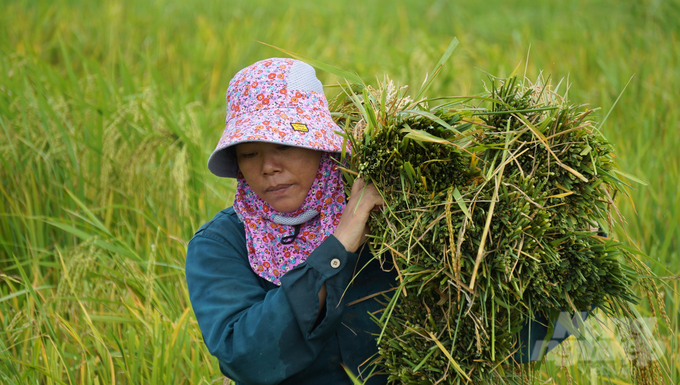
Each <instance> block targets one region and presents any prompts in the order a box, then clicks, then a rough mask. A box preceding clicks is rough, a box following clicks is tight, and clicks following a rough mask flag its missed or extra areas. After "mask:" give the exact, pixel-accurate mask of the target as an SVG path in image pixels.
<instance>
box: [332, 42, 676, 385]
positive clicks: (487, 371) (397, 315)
mask: <svg viewBox="0 0 680 385" xmlns="http://www.w3.org/2000/svg"><path fill="white" fill-rule="evenodd" d="M447 54H450V52H447ZM445 56H447V55H445ZM445 60H446V57H445V58H443V59H442V61H440V63H439V64H438V66H437V68H436V69H435V71H434V73H435V74H436V73H437V72H438V71H439V69H440V68H441V65H442V64H443V62H444V61H445ZM433 80H434V77H431V78H430V79H429V80H428V81H426V82H425V83H424V86H423V87H422V88H421V90H420V91H419V92H418V93H417V96H416V97H415V98H414V99H411V98H409V97H407V96H405V88H399V87H396V86H395V85H394V84H393V83H392V82H390V81H389V80H388V79H387V78H385V81H384V82H382V83H381V84H379V85H378V87H377V88H372V87H370V86H361V87H358V88H356V87H355V88H349V89H347V92H346V93H345V95H344V96H341V97H339V98H337V99H336V100H335V101H334V103H333V104H332V106H331V108H332V110H334V111H335V113H334V115H335V116H336V117H337V122H338V123H339V124H340V125H341V127H345V129H346V132H345V134H346V136H347V139H348V141H349V142H351V146H352V152H351V155H350V156H349V157H348V158H347V159H346V165H347V169H346V170H345V171H346V174H345V175H346V177H347V179H348V184H349V185H351V183H352V181H353V179H354V178H355V177H357V176H362V177H364V178H366V179H368V180H370V181H371V182H373V183H374V184H375V185H376V187H377V188H378V190H379V191H380V192H381V194H382V195H383V197H384V199H385V202H386V206H385V207H384V209H383V210H382V213H381V214H380V215H377V216H376V217H375V218H374V219H373V220H372V221H371V223H370V226H371V229H372V234H373V236H372V245H373V247H374V248H375V249H376V255H379V254H381V253H382V252H385V251H387V252H389V253H386V254H385V255H390V256H391V257H390V258H392V259H393V260H394V264H395V268H396V269H397V272H398V274H399V280H400V282H399V284H400V286H399V288H398V290H397V291H395V294H394V296H392V297H391V299H388V301H387V302H386V303H387V305H386V308H385V311H384V312H383V313H382V314H381V315H380V316H379V318H377V322H378V323H379V324H380V326H381V327H382V333H381V335H380V336H379V338H378V341H379V346H380V356H381V363H382V365H384V367H385V368H386V369H387V371H388V373H389V375H390V379H391V380H395V381H397V382H401V383H404V384H435V383H436V384H465V383H473V384H480V383H505V382H515V381H517V373H518V372H522V371H524V369H523V368H522V366H521V365H520V364H519V363H518V361H517V359H518V358H519V361H522V360H524V359H525V358H526V357H525V358H521V357H519V355H518V351H519V350H520V348H521V347H522V346H521V341H520V338H519V337H518V332H519V331H520V329H521V328H522V327H526V326H527V325H530V324H531V321H532V320H538V319H541V320H548V332H547V337H548V338H550V336H551V335H552V328H553V327H554V326H555V322H554V321H555V319H556V318H557V317H558V314H560V313H561V312H572V313H576V314H580V311H582V310H590V309H593V308H597V309H599V311H601V312H603V313H604V314H607V315H611V314H614V315H618V316H619V317H623V316H624V315H626V314H628V313H629V311H630V308H631V307H632V306H631V305H632V304H635V303H637V300H638V297H637V296H636V294H635V292H634V291H633V284H634V282H635V281H636V280H639V279H640V278H639V275H640V274H638V273H640V272H643V274H644V275H647V276H649V274H650V273H648V269H647V268H646V266H645V265H644V264H643V263H641V262H640V261H639V259H638V258H637V257H636V255H635V254H634V253H633V252H632V249H631V248H629V247H626V246H624V245H623V244H621V243H619V242H618V241H616V240H614V239H612V238H610V237H607V236H606V235H605V234H604V232H608V231H611V229H612V228H613V227H614V225H615V223H616V222H618V223H619V224H620V223H622V222H623V220H622V218H620V217H619V215H618V212H617V211H616V207H615V204H614V197H615V196H616V195H617V194H620V193H625V190H624V188H625V187H624V185H625V183H624V182H623V181H622V180H625V179H624V178H622V177H621V176H625V175H626V174H623V173H622V172H621V171H619V170H618V168H617V166H616V164H615V159H614V157H613V155H612V154H613V147H612V145H611V144H610V143H609V142H608V141H607V140H606V138H605V137H604V136H603V135H602V133H601V132H600V131H599V130H598V125H597V124H596V123H595V122H594V121H593V120H591V115H592V114H591V112H592V110H588V109H585V108H584V106H579V105H572V104H569V102H568V101H567V100H566V99H565V98H564V97H563V96H561V95H559V94H558V93H557V92H555V91H554V90H553V89H552V88H551V86H550V85H549V84H545V83H544V82H542V81H541V80H539V81H537V82H535V83H530V82H528V81H527V80H522V81H519V80H518V79H517V78H516V77H511V78H508V79H502V80H500V79H495V80H492V83H491V87H490V88H489V90H488V93H487V94H486V95H483V96H473V97H447V98H436V99H425V98H424V97H423V95H424V93H425V91H426V90H427V87H428V86H429V84H432V81H433ZM644 282H645V284H644V285H643V286H644V287H645V288H647V290H655V286H654V283H653V281H651V280H648V279H645V280H644ZM657 306H659V310H660V311H661V312H662V314H663V308H662V305H661V304H658V303H657ZM576 318H578V317H576ZM579 322H580V321H579ZM565 326H566V327H568V328H569V330H570V331H571V332H572V333H575V334H578V333H579V332H578V330H576V329H575V328H573V327H572V326H571V323H570V322H567V323H566V325H565ZM629 332H631V333H634V332H637V331H636V330H629ZM526 342H527V341H524V343H525V344H526ZM544 346H547V344H544ZM529 347H531V346H529ZM543 353H545V352H544V351H543V352H541V355H542V354H543ZM637 371H638V372H640V373H638V374H637V377H639V378H642V377H645V376H647V377H648V378H651V380H649V381H651V382H650V383H655V381H658V379H659V370H658V365H656V362H650V363H649V365H648V366H647V367H642V368H641V367H640V366H638V367H637ZM520 377H521V376H520ZM641 382H645V381H641Z"/></svg>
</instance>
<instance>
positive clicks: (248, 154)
mask: <svg viewBox="0 0 680 385" xmlns="http://www.w3.org/2000/svg"><path fill="white" fill-rule="evenodd" d="M255 155H257V153H256V152H246V153H241V158H246V159H247V158H252V157H254V156H255Z"/></svg>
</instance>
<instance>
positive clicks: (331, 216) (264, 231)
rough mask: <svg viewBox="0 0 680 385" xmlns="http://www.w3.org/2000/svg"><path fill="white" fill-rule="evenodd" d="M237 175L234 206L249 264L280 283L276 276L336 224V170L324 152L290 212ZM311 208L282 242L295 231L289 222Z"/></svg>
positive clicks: (339, 186) (340, 188) (340, 189)
mask: <svg viewBox="0 0 680 385" xmlns="http://www.w3.org/2000/svg"><path fill="white" fill-rule="evenodd" d="M237 180H238V187H237V192H236V198H235V199H234V210H235V211H236V214H237V215H238V217H239V219H240V220H241V222H243V224H244V227H245V230H246V243H247V245H248V260H249V262H250V267H251V268H252V269H253V271H254V272H255V273H256V274H257V275H259V276H260V277H262V278H264V279H266V280H267V281H270V282H272V283H274V284H276V285H279V286H280V285H281V282H280V281H279V278H280V277H281V276H283V275H284V274H285V273H287V272H288V271H289V270H291V269H292V268H294V267H295V266H297V265H299V264H300V263H302V262H304V261H305V260H306V259H307V256H309V254H311V253H312V251H314V249H316V248H317V247H318V246H319V245H320V244H321V242H323V241H325V240H326V238H328V236H329V235H331V234H333V231H335V228H336V227H337V226H338V223H339V222H340V216H341V215H342V212H343V210H344V209H345V204H346V203H345V193H344V184H343V183H342V177H341V172H340V170H339V169H338V167H337V166H336V164H335V162H334V161H333V160H332V159H331V157H330V154H328V153H324V154H323V155H322V156H321V161H320V162H319V170H318V172H317V174H316V179H314V182H313V183H312V186H311V187H310V188H309V192H308V193H307V197H306V198H305V200H304V202H303V203H302V206H300V208H299V209H298V210H296V211H294V212H292V213H279V212H277V211H275V210H274V209H273V208H272V207H271V206H270V205H269V204H267V202H265V201H264V200H262V199H261V198H260V197H259V196H258V195H257V194H255V192H254V191H253V190H251V189H250V186H248V183H246V180H245V178H244V177H243V175H242V174H241V173H240V172H239V174H238V176H237ZM311 211H317V212H318V213H319V214H318V215H315V216H314V217H313V218H311V219H308V220H307V221H306V222H304V223H301V225H300V228H299V235H298V236H297V237H295V238H294V240H293V241H292V242H290V243H288V244H286V243H282V240H283V241H284V242H287V240H286V239H284V238H286V237H288V239H290V235H291V234H294V233H295V232H297V231H296V229H295V225H294V224H295V223H299V222H300V221H302V220H305V219H307V218H308V217H309V215H310V212H311ZM312 215H313V214H312ZM280 223H290V225H285V224H280Z"/></svg>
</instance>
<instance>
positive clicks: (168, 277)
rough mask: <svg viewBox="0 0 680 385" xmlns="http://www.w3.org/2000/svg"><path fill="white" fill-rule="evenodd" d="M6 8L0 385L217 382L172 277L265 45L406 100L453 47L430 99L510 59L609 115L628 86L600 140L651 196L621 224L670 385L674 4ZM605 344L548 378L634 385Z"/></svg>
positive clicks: (675, 314)
mask: <svg viewBox="0 0 680 385" xmlns="http://www.w3.org/2000/svg"><path fill="white" fill-rule="evenodd" d="M0 6H1V7H2V12H0V162H1V163H0V166H1V167H0V180H1V181H2V184H1V185H0V384H26V383H30V384H113V383H116V384H117V383H121V384H138V383H151V384H160V383H163V384H167V383H171V384H175V383H177V384H181V383H184V384H200V383H203V384H210V383H222V381H223V378H222V377H221V376H220V374H219V370H218V367H217V363H216V361H215V360H214V359H213V358H211V357H210V355H209V353H208V352H207V350H206V348H205V347H204V345H203V342H202V340H201V335H200V331H199V329H198V325H197V324H196V321H195V318H194V317H193V313H192V311H191V308H190V304H189V301H188V294H187V290H186V284H185V281H184V272H183V266H184V257H185V250H186V244H187V242H188V240H189V239H190V238H191V236H192V234H193V232H194V231H195V230H196V229H197V228H198V227H199V226H200V225H201V224H202V223H203V222H205V221H207V220H209V219H210V218H212V216H213V215H214V214H215V213H216V212H217V211H219V210H221V209H222V208H224V207H226V206H229V205H231V200H232V198H233V186H232V184H231V183H230V182H229V181H227V180H219V179H217V178H215V177H214V176H212V175H211V174H209V172H208V171H207V169H206V167H205V163H206V161H207V157H208V155H209V153H210V152H211V150H212V149H213V147H214V144H215V143H216V141H217V139H218V138H219V135H220V133H221V131H222V126H223V122H224V108H225V103H224V92H225V91H226V88H227V85H228V82H229V80H230V79H231V77H232V76H233V75H234V74H235V72H236V71H238V70H239V69H241V68H243V67H244V66H247V65H249V64H251V63H253V62H255V61H257V60H260V59H263V58H266V57H271V56H280V55H281V53H279V52H278V51H275V50H273V49H272V48H269V47H267V46H264V45H262V44H259V43H258V41H263V42H266V43H269V44H273V45H276V46H279V47H283V48H286V49H289V50H291V51H294V52H297V53H301V54H304V55H306V56H310V57H313V58H316V59H318V60H321V61H324V62H327V63H331V64H334V65H336V66H337V67H340V68H343V69H346V70H352V71H356V72H358V73H359V75H361V76H362V77H363V78H364V80H365V81H367V82H369V83H373V84H375V78H376V76H378V77H381V78H382V75H383V74H384V73H388V74H389V75H390V76H391V78H393V79H394V80H396V81H397V82H399V83H401V84H411V85H412V86H413V88H414V91H415V89H417V88H418V86H419V85H420V83H421V82H422V80H423V77H424V74H425V73H426V72H427V71H430V70H431V69H432V67H433V66H434V64H435V63H436V61H437V60H438V59H439V57H440V56H441V55H442V53H443V51H444V50H445V49H446V47H447V46H448V43H449V42H450V41H451V39H452V38H453V36H456V37H457V38H458V39H459V40H460V42H461V44H460V45H459V47H458V49H457V50H456V52H455V53H454V55H453V56H452V58H451V59H450V61H449V62H448V64H447V65H446V66H445V67H444V69H443V72H442V74H440V76H439V78H438V79H437V82H436V83H435V84H434V85H433V86H432V88H431V89H430V91H429V94H430V95H463V94H474V93H479V92H481V91H482V90H483V81H485V80H487V75H486V73H487V72H488V73H490V74H493V75H497V76H507V75H508V74H510V73H511V72H512V71H513V69H514V68H515V67H516V66H517V65H518V64H519V65H521V66H522V67H524V66H525V65H526V66H527V76H528V77H529V78H530V79H534V78H536V76H538V74H539V73H540V72H541V71H542V72H543V74H544V76H547V75H551V77H552V79H554V80H555V82H557V81H559V79H562V78H564V79H565V81H566V79H567V78H568V80H569V82H570V84H571V88H570V90H569V97H570V99H571V100H572V101H573V102H578V103H582V102H587V103H590V104H591V105H592V107H593V108H595V107H602V110H600V111H598V112H597V114H599V118H600V119H603V118H604V116H605V115H606V113H607V112H608V111H609V109H610V108H611V106H612V105H613V104H614V101H615V100H616V99H617V97H618V96H619V94H620V93H621V91H622V90H623V88H624V86H625V85H626V83H627V82H628V81H629V80H630V79H631V77H632V80H630V83H629V85H628V87H627V89H626V91H625V92H624V93H623V95H622V96H621V99H620V100H619V102H618V105H617V106H616V107H615V108H614V110H613V111H612V112H611V114H610V115H609V117H608V119H607V122H606V124H605V126H604V129H603V132H604V134H605V135H606V136H607V137H608V138H609V139H610V140H611V141H612V142H613V143H614V144H615V146H616V153H617V156H618V157H619V162H620V164H621V165H622V167H623V169H624V170H625V171H626V172H629V173H631V174H633V175H635V176H637V177H638V178H640V179H642V180H644V181H646V182H648V186H646V187H643V186H641V185H636V188H635V189H634V190H631V191H630V198H627V197H623V196H621V197H619V208H620V210H621V212H622V214H623V215H625V216H626V218H627V220H628V234H627V236H629V237H630V239H631V240H632V242H634V243H635V244H636V245H637V246H638V247H639V248H640V249H642V250H643V251H645V252H646V253H647V254H648V255H649V256H650V259H649V265H650V267H651V268H652V269H653V271H654V272H655V273H656V274H658V275H660V276H662V277H665V278H664V279H662V280H661V281H660V284H661V285H662V295H663V296H664V300H665V302H666V306H667V309H668V314H669V317H670V324H669V323H668V322H663V321H662V320H660V319H659V320H658V321H659V322H657V324H656V325H657V326H658V329H659V343H660V345H661V347H662V349H663V350H664V355H663V357H664V359H665V360H666V362H667V364H668V366H669V372H668V375H669V376H670V378H671V379H672V381H673V383H678V382H680V369H679V367H680V358H679V357H678V354H677V351H678V350H680V337H678V334H677V333H678V332H680V327H679V323H678V318H679V316H680V294H679V292H678V286H679V285H678V275H679V274H680V190H679V189H678V186H680V154H679V152H678V151H677V148H678V146H679V145H680V111H679V109H678V108H677V104H678V101H679V100H680V48H679V47H680V21H679V20H680V3H678V2H677V1H672V2H669V1H666V2H664V1H637V2H630V4H621V3H620V2H615V1H585V0H583V1H553V2H546V3H541V4H539V3H536V2H533V1H500V0H498V1H486V2H476V1H461V2H453V1H430V2H425V1H420V0H411V1H385V0H368V1H341V2H332V3H329V4H323V5H322V4H321V3H320V2H313V1H299V2H269V1H264V0H249V1H232V0H230V1H216V0H210V1H209V0H206V1H198V0H195V1H182V2H178V1H176V2H172V1H169V0H156V1H137V2H135V1H123V0H119V1H113V0H112V1H101V2H91V1H85V0H80V1H77V0H60V1H11V0H5V1H3V2H2V4H1V5H0ZM528 53H529V55H528V56H529V60H528V62H527V60H526V58H527V54H528ZM520 63H521V64H520ZM319 77H320V78H321V79H322V81H323V82H324V83H325V84H335V83H336V82H337V80H338V79H337V78H335V77H333V76H331V75H328V74H325V73H319ZM326 90H327V94H329V95H332V94H334V93H337V92H339V90H338V89H337V88H327V89H326ZM617 236H618V237H619V238H622V239H624V238H625V237H626V234H624V233H620V234H617ZM647 309H648V307H647V306H646V305H644V304H643V305H642V306H640V312H641V315H642V316H645V317H653V316H654V314H651V312H650V311H649V310H647ZM606 333H607V331H606V330H602V331H601V335H602V336H606ZM603 340H607V338H603ZM607 343H608V342H606V341H605V346H604V349H603V350H604V351H611V352H612V355H611V356H610V357H606V356H602V355H601V353H602V352H600V353H599V354H600V355H595V354H594V353H592V352H584V351H583V349H579V347H578V346H577V345H576V344H573V343H572V344H567V345H566V346H565V349H563V350H562V349H558V350H561V352H558V353H559V355H557V354H555V355H553V359H550V357H549V360H548V362H547V363H546V364H545V365H543V367H542V368H541V371H542V372H541V377H542V379H541V383H556V384H567V383H575V384H584V383H588V384H598V383H613V384H626V383H630V381H631V380H630V376H629V374H628V372H627V369H626V365H625V362H624V360H623V359H622V358H621V356H619V355H616V354H613V353H614V352H616V351H617V349H618V351H620V349H621V348H620V347H618V345H616V344H614V343H611V348H609V347H608V346H607V345H606V344H607Z"/></svg>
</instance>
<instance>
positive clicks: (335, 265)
mask: <svg viewBox="0 0 680 385" xmlns="http://www.w3.org/2000/svg"><path fill="white" fill-rule="evenodd" d="M331 267H332V268H334V269H337V268H338V267H340V260H339V259H337V258H333V260H331Z"/></svg>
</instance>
